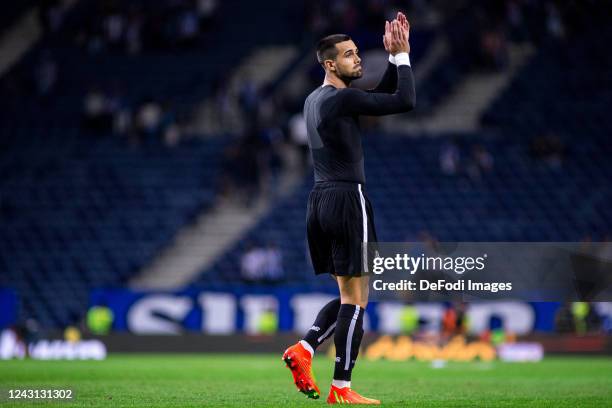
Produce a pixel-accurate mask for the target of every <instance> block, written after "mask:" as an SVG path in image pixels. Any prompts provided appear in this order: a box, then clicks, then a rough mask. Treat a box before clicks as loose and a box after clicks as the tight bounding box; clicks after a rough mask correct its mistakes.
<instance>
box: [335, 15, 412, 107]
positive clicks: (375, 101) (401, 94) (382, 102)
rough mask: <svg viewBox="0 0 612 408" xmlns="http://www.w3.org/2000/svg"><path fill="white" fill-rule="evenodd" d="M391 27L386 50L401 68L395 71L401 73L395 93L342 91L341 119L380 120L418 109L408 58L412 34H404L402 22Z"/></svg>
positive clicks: (395, 21)
mask: <svg viewBox="0 0 612 408" xmlns="http://www.w3.org/2000/svg"><path fill="white" fill-rule="evenodd" d="M387 25H388V26H389V29H388V30H387V28H386V29H385V34H387V31H389V32H390V34H391V37H390V40H389V42H387V41H386V40H384V41H385V49H388V51H390V52H391V54H392V55H393V58H394V60H395V61H394V62H395V64H397V68H396V69H395V70H396V72H397V87H396V89H395V93H383V92H381V91H374V92H365V91H362V90H359V89H353V88H346V89H342V90H341V91H340V92H339V93H338V97H339V98H341V99H340V104H339V109H340V111H339V113H340V114H341V115H372V116H380V115H390V114H394V113H401V112H408V111H410V110H412V109H414V107H415V105H416V92H415V87H414V76H413V74H412V68H411V67H410V58H409V56H408V50H409V45H408V33H407V32H406V31H404V29H403V27H402V25H401V23H400V22H399V21H398V20H394V21H393V22H391V23H387ZM389 65H392V64H389ZM387 71H389V68H387ZM385 76H387V73H385ZM383 80H384V77H383ZM381 82H383V81H381ZM379 86H380V84H379ZM377 88H378V87H377ZM375 89H376V88H375ZM389 92H390V91H389Z"/></svg>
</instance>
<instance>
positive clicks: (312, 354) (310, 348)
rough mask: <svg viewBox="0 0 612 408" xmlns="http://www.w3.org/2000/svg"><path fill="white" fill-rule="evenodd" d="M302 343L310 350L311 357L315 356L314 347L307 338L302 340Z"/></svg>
mask: <svg viewBox="0 0 612 408" xmlns="http://www.w3.org/2000/svg"><path fill="white" fill-rule="evenodd" d="M300 344H301V345H302V346H303V347H304V348H305V349H306V350H308V352H309V353H310V357H313V356H314V349H313V348H312V346H311V345H310V344H308V342H307V341H306V340H300Z"/></svg>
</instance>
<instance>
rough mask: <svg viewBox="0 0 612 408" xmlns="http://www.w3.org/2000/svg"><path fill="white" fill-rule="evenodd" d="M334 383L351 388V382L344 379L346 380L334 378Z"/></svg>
mask: <svg viewBox="0 0 612 408" xmlns="http://www.w3.org/2000/svg"><path fill="white" fill-rule="evenodd" d="M332 385H333V386H334V387H338V388H345V387H349V388H351V382H350V381H344V380H332Z"/></svg>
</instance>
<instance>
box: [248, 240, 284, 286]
mask: <svg viewBox="0 0 612 408" xmlns="http://www.w3.org/2000/svg"><path fill="white" fill-rule="evenodd" d="M240 266H241V274H242V278H243V279H244V281H246V282H248V283H274V282H278V281H280V280H282V279H283V278H284V274H285V272H284V269H283V259H282V254H281V252H280V250H279V249H278V247H277V246H276V245H274V244H272V243H270V244H268V246H267V247H265V248H264V247H257V246H250V247H249V249H247V251H246V252H245V253H244V255H243V256H242V259H241V261H240Z"/></svg>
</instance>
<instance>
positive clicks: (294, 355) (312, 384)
mask: <svg viewBox="0 0 612 408" xmlns="http://www.w3.org/2000/svg"><path fill="white" fill-rule="evenodd" d="M283 361H284V362H285V364H287V368H289V370H291V374H293V382H294V383H295V386H296V387H297V389H298V390H299V391H300V392H301V393H304V394H306V396H307V397H308V398H313V399H317V398H319V396H320V395H321V393H320V391H319V387H317V382H316V380H315V378H314V375H313V374H312V356H311V355H310V353H309V352H308V350H306V349H305V348H304V346H302V344H301V343H299V342H298V343H296V344H294V345H293V346H291V347H289V348H288V349H287V350H285V353H284V354H283Z"/></svg>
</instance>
